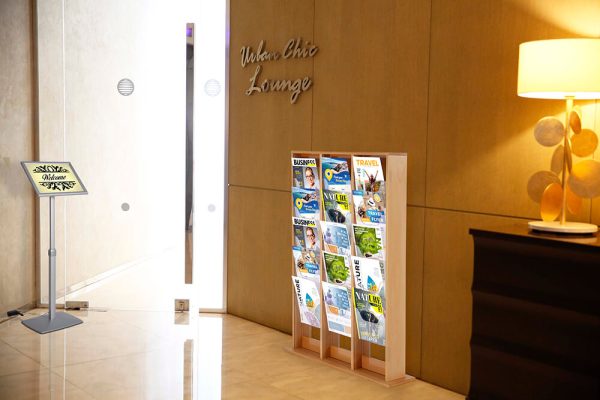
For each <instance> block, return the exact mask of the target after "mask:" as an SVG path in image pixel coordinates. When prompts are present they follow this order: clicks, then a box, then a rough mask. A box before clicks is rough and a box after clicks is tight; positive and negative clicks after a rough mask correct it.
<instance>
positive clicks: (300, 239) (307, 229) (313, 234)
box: [292, 217, 320, 250]
mask: <svg viewBox="0 0 600 400" xmlns="http://www.w3.org/2000/svg"><path fill="white" fill-rule="evenodd" d="M292 224H293V225H294V245H295V246H300V247H304V248H306V249H308V250H314V249H319V247H320V240H319V228H318V227H317V221H315V220H314V219H306V218H296V217H292Z"/></svg>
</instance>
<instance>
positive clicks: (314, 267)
mask: <svg viewBox="0 0 600 400" xmlns="http://www.w3.org/2000/svg"><path fill="white" fill-rule="evenodd" d="M292 254H293V255H294V265H295V267H296V275H298V276H299V277H302V278H305V279H310V280H312V281H315V282H319V281H320V280H321V276H320V272H319V271H320V268H319V264H320V260H321V254H320V253H319V251H318V250H307V249H305V248H303V247H300V246H293V247H292Z"/></svg>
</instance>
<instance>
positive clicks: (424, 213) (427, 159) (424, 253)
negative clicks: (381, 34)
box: [418, 0, 433, 378]
mask: <svg viewBox="0 0 600 400" xmlns="http://www.w3.org/2000/svg"><path fill="white" fill-rule="evenodd" d="M432 21H433V0H430V2H429V49H428V53H427V99H426V104H427V110H426V112H425V121H426V122H425V178H424V182H425V193H424V198H423V205H424V211H423V261H422V262H423V265H422V268H421V329H420V333H421V341H420V344H421V345H420V349H419V350H420V355H419V375H418V376H419V378H422V377H423V347H424V343H423V342H424V340H423V325H424V324H423V321H424V319H425V312H424V310H425V266H426V265H427V263H426V262H425V257H426V255H427V254H426V251H425V250H426V245H427V211H428V208H427V207H428V204H427V177H428V166H429V157H428V154H427V153H428V149H429V126H430V124H429V109H430V104H429V103H430V96H431V42H432V36H433V24H432Z"/></svg>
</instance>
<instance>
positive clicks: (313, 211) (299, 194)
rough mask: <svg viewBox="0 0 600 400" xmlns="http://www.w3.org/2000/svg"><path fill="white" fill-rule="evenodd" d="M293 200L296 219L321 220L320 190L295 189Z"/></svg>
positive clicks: (293, 190) (293, 189)
mask: <svg viewBox="0 0 600 400" xmlns="http://www.w3.org/2000/svg"><path fill="white" fill-rule="evenodd" d="M292 200H293V202H294V216H295V217H299V218H308V219H320V216H321V215H320V211H319V191H318V190H315V189H303V188H297V187H293V188H292Z"/></svg>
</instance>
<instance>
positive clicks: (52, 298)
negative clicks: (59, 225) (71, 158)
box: [21, 161, 87, 333]
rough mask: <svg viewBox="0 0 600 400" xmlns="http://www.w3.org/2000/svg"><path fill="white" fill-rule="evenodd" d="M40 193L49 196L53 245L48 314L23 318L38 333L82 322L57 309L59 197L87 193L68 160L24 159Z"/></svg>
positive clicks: (26, 171)
mask: <svg viewBox="0 0 600 400" xmlns="http://www.w3.org/2000/svg"><path fill="white" fill-rule="evenodd" d="M21 165H22V166H23V169H25V173H26V174H27V177H28V178H29V180H30V182H31V183H32V185H33V187H34V189H35V190H36V192H37V194H38V196H40V197H49V198H50V199H49V200H50V248H49V249H48V313H47V314H44V315H40V316H39V317H35V318H30V319H28V320H25V321H23V325H25V326H26V327H28V328H29V329H32V330H34V331H36V332H38V333H48V332H54V331H58V330H61V329H65V328H70V327H72V326H75V325H79V324H81V323H83V321H82V320H80V319H79V318H77V317H75V316H73V315H71V314H68V313H65V312H56V248H55V246H56V244H55V228H56V224H55V199H56V196H67V195H75V194H87V190H86V189H85V187H84V186H83V184H82V183H81V180H80V179H79V176H77V173H76V172H75V170H74V169H73V166H71V163H68V162H37V161H23V162H21Z"/></svg>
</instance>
